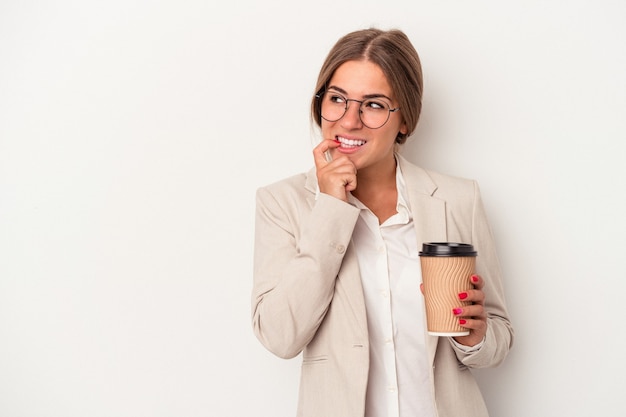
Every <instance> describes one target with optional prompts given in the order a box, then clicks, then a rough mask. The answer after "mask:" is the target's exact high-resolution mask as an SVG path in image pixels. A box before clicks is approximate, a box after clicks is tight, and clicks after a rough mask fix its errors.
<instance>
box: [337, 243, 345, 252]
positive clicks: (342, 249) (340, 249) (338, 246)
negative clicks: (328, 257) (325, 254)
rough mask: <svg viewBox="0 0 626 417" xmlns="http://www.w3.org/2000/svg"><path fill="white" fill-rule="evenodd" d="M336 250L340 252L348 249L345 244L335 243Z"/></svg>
mask: <svg viewBox="0 0 626 417" xmlns="http://www.w3.org/2000/svg"><path fill="white" fill-rule="evenodd" d="M335 250H336V251H337V252H338V253H344V252H345V251H346V247H345V246H343V245H335Z"/></svg>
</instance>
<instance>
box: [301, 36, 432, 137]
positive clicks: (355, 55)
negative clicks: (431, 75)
mask: <svg viewBox="0 0 626 417" xmlns="http://www.w3.org/2000/svg"><path fill="white" fill-rule="evenodd" d="M361 60H366V61H370V62H373V63H374V64H376V65H378V66H379V67H380V68H381V70H382V71H383V73H384V74H385V77H387V81H388V82H389V84H390V86H391V89H392V91H393V94H394V96H395V98H396V100H397V101H398V104H399V106H400V113H401V115H402V118H403V120H404V123H405V124H406V127H407V133H406V134H402V133H400V132H398V136H397V137H396V142H397V143H404V142H406V139H407V137H408V136H410V135H411V134H412V133H413V131H415V127H416V126H417V121H418V120H419V116H420V113H421V111H422V89H423V79H422V64H421V62H420V59H419V55H418V54H417V51H416V50H415V48H414V47H413V45H412V44H411V41H410V40H409V38H408V37H407V36H406V35H405V34H404V32H402V31H401V30H398V29H392V30H388V31H383V30H380V29H376V28H370V29H363V30H357V31H355V32H351V33H348V34H347V35H345V36H343V37H342V38H341V39H339V40H338V41H337V43H336V44H335V46H333V48H332V49H331V50H330V52H329V53H328V56H327V57H326V60H325V61H324V63H323V65H322V68H321V69H320V73H319V75H318V78H317V84H316V86H315V94H314V96H313V100H312V101H311V117H312V119H313V122H314V123H315V124H317V126H319V127H321V125H322V116H321V111H320V103H319V99H318V95H319V94H320V93H322V92H324V89H325V88H326V86H327V85H328V83H329V82H330V79H331V78H332V76H333V75H334V73H335V71H336V70H337V68H339V67H340V66H341V65H342V64H343V63H345V62H347V61H361Z"/></svg>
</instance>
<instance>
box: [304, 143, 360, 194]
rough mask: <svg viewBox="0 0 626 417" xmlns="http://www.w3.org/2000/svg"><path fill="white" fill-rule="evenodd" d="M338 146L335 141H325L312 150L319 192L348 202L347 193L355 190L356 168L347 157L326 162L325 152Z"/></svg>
mask: <svg viewBox="0 0 626 417" xmlns="http://www.w3.org/2000/svg"><path fill="white" fill-rule="evenodd" d="M339 146H340V143H339V142H338V141H335V140H330V139H325V140H323V141H322V142H321V143H320V144H319V145H317V146H316V147H315V149H313V158H314V160H315V168H316V171H317V183H318V185H319V188H320V192H322V193H324V194H328V195H331V196H333V197H335V198H338V199H340V200H343V201H345V202H347V201H348V192H350V191H353V190H355V189H356V167H355V166H354V164H353V163H352V161H350V159H349V158H348V157H347V156H340V157H338V158H336V159H333V160H330V161H328V160H327V159H326V155H325V154H326V151H328V150H329V149H334V148H337V147H339Z"/></svg>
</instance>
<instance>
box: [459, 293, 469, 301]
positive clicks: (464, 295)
mask: <svg viewBox="0 0 626 417" xmlns="http://www.w3.org/2000/svg"><path fill="white" fill-rule="evenodd" d="M459 298H460V299H461V300H465V299H466V298H467V293H466V292H462V293H459Z"/></svg>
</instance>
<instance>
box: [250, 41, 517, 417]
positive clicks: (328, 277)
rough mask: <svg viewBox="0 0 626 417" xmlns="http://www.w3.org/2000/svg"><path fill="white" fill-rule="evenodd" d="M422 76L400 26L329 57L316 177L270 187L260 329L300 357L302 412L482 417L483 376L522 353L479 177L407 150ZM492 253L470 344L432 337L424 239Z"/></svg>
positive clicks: (315, 105)
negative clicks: (515, 344) (432, 164)
mask: <svg viewBox="0 0 626 417" xmlns="http://www.w3.org/2000/svg"><path fill="white" fill-rule="evenodd" d="M421 96H422V74H421V65H420V61H419V57H418V55H417V52H416V51H415V49H414V48H413V46H412V45H411V42H410V41H409V39H408V38H407V37H406V35H405V34H404V33H402V32H401V31H399V30H391V31H381V30H378V29H368V30H360V31H356V32H353V33H349V34H348V35H346V36H344V37H343V38H341V39H340V40H339V41H338V42H337V43H336V45H335V46H334V47H333V48H332V50H331V51H330V53H329V55H328V57H327V58H326V61H325V62H324V64H323V66H322V69H321V71H320V74H319V78H318V81H317V87H316V94H315V95H314V97H313V100H312V117H313V120H314V122H315V123H316V124H317V126H318V127H319V128H320V130H321V135H322V140H321V143H320V144H319V145H317V146H316V147H315V149H314V150H313V159H314V163H315V166H314V168H312V169H311V170H310V171H309V172H308V173H305V174H300V175H296V176H293V177H291V178H287V179H285V180H283V181H280V182H278V183H275V184H272V185H269V186H266V187H263V188H260V189H259V190H258V192H257V213H256V241H255V256H254V286H253V294H252V309H253V320H252V321H253V327H254V331H255V334H256V336H257V337H258V339H259V340H260V341H261V343H262V344H263V345H264V346H265V347H266V348H267V349H268V350H270V351H271V352H273V353H274V354H276V355H277V356H279V357H282V358H293V357H295V356H297V355H298V354H299V353H301V352H302V354H303V355H302V360H303V361H302V374H301V381H300V392H299V402H298V414H297V415H298V416H302V417H305V416H306V417H334V416H337V417H351V416H355V417H357V416H358V417H363V416H367V417H373V416H376V417H379V416H386V417H387V416H394V417H398V416H401V417H412V416H429V417H433V416H439V417H447V416H450V417H459V416H464V417H474V416H487V415H488V413H487V409H486V407H485V404H484V401H483V399H482V396H481V393H480V391H479V389H478V386H477V384H476V382H475V380H474V378H473V376H472V374H471V372H470V369H471V368H480V367H489V366H496V365H498V364H499V363H501V362H502V361H503V360H504V359H505V357H506V355H507V354H508V352H509V349H510V347H511V344H512V340H513V330H512V327H511V324H510V321H509V318H508V313H507V310H506V306H505V301H504V293H503V289H502V283H501V279H500V270H499V266H498V261H497V257H496V252H495V248H494V243H493V239H492V236H491V232H490V229H489V226H488V223H487V220H486V218H485V213H484V210H483V206H482V202H481V199H480V194H479V190H478V186H477V185H476V183H475V182H474V181H470V180H465V179H459V178H453V177H449V176H445V175H441V174H438V173H435V172H430V171H427V170H424V169H422V168H419V167H417V166H415V165H413V164H411V163H409V162H408V161H406V160H405V159H404V158H403V157H401V156H400V155H399V154H398V147H399V146H400V145H401V144H402V143H404V142H405V141H406V139H407V137H408V136H409V135H411V133H412V132H413V131H414V129H415V126H416V125H417V120H418V118H419V114H420V110H421ZM430 241H452V242H465V243H471V244H472V245H473V246H474V248H475V249H476V250H477V251H478V254H479V256H478V258H477V264H476V271H477V274H476V275H473V276H471V277H468V280H471V282H472V284H473V286H474V287H473V288H474V289H473V290H471V291H468V292H464V293H461V294H459V300H461V299H463V300H464V301H471V302H472V304H471V305H469V306H467V307H465V308H458V309H455V314H456V315H457V316H458V320H459V323H460V324H461V325H462V326H463V327H465V328H467V329H468V330H469V335H467V336H462V337H455V338H451V337H436V336H430V335H428V334H427V332H426V329H425V325H424V323H425V320H424V307H423V299H422V294H421V293H420V284H419V282H420V280H421V278H420V277H421V273H420V266H419V258H418V252H419V250H420V248H421V246H422V243H423V242H430Z"/></svg>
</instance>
